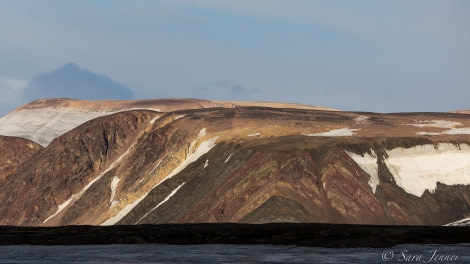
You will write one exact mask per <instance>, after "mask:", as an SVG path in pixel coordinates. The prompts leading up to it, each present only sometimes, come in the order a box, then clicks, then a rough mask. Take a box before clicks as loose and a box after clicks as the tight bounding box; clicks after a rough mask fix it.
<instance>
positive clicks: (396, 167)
mask: <svg viewBox="0 0 470 264" xmlns="http://www.w3.org/2000/svg"><path fill="white" fill-rule="evenodd" d="M348 154H349V156H350V157H351V158H352V159H353V160H354V161H355V162H356V163H357V164H358V165H359V166H360V167H361V168H362V169H363V170H364V171H365V172H366V173H368V174H369V175H370V177H371V179H370V181H369V184H370V185H371V187H372V190H373V191H374V192H375V189H376V188H377V185H378V184H379V178H378V175H377V171H378V167H377V158H375V157H373V156H370V155H368V154H365V155H364V156H361V155H357V154H354V153H348ZM387 154H388V158H387V159H385V164H386V165H387V167H388V169H389V171H390V172H391V173H392V174H393V177H394V179H395V182H396V183H397V185H398V186H400V187H401V188H403V189H404V190H405V191H406V192H408V193H410V194H413V195H415V196H418V197H420V196H421V195H423V193H424V192H425V191H426V190H429V191H431V192H433V191H434V190H435V189H436V186H437V183H438V182H440V183H443V184H446V185H459V184H461V185H470V146H469V145H467V144H460V146H457V145H454V144H446V143H440V144H438V145H436V146H435V145H432V144H427V145H420V146H416V147H413V148H407V149H405V148H395V149H392V150H389V151H387Z"/></svg>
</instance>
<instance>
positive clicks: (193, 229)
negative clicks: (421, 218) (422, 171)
mask: <svg viewBox="0 0 470 264" xmlns="http://www.w3.org/2000/svg"><path fill="white" fill-rule="evenodd" d="M461 243H470V227H469V226H381V225H346V224H318V223H300V224H294V223H268V224H234V223H217V224H160V225H132V226H130V225H115V226H87V225H83V226H59V227H21V226H0V245H93V244H176V245H189V244H247V245H255V244H272V245H295V246H307V247H328V248H352V247H371V248H384V247H390V246H394V245H398V244H461Z"/></svg>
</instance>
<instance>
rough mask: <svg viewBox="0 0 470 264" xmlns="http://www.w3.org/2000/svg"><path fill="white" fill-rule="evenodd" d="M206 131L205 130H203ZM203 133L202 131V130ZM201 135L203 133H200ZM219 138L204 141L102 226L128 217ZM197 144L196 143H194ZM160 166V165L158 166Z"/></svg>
mask: <svg viewBox="0 0 470 264" xmlns="http://www.w3.org/2000/svg"><path fill="white" fill-rule="evenodd" d="M203 130H204V131H205V129H203ZM201 131H202V130H201ZM199 134H201V133H199ZM218 138H219V137H213V138H211V139H209V140H206V141H203V142H202V143H201V144H200V145H199V147H198V148H197V149H196V150H195V151H194V152H193V153H191V154H189V155H188V156H187V157H186V159H185V160H184V161H183V162H182V163H181V164H180V165H179V166H178V167H176V168H175V169H174V170H173V171H172V172H170V174H168V175H167V176H166V177H165V178H164V179H162V180H161V181H160V182H159V183H157V184H156V185H155V186H153V187H152V188H150V190H148V191H147V192H146V193H144V194H143V195H142V196H141V197H139V198H138V199H137V200H135V201H134V202H132V203H130V204H128V205H127V206H126V207H125V208H124V209H122V210H121V211H120V212H119V213H118V214H117V215H115V216H114V217H111V218H109V219H108V220H106V221H105V222H103V223H102V224H101V225H114V224H115V223H117V222H118V221H119V220H121V219H122V218H123V217H124V216H126V215H127V214H128V213H129V212H130V211H131V210H132V209H133V208H134V207H135V206H136V205H137V204H139V203H140V202H141V201H142V200H144V199H145V197H147V195H148V194H149V193H150V192H151V191H152V190H153V189H155V188H156V187H157V186H158V185H160V184H161V183H162V182H164V181H166V180H168V179H170V178H172V177H173V176H175V175H176V174H178V173H180V172H181V171H182V170H184V169H185V168H186V167H187V166H188V165H189V164H191V163H192V162H194V161H196V160H198V159H199V158H200V157H201V156H202V155H204V154H206V153H207V152H209V151H210V150H211V149H212V148H213V147H214V146H215V145H216V144H215V142H216V141H217V139H218ZM193 143H195V142H193ZM157 166H158V165H157Z"/></svg>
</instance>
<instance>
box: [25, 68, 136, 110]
mask: <svg viewBox="0 0 470 264" xmlns="http://www.w3.org/2000/svg"><path fill="white" fill-rule="evenodd" d="M23 95H24V99H25V100H27V101H33V100H36V99H39V98H43V97H51V98H52V97H63V98H76V99H86V100H100V99H101V100H102V99H133V97H134V96H133V93H132V91H131V90H130V89H128V88H126V87H124V86H123V85H121V84H118V83H116V82H114V81H113V80H111V79H110V78H109V77H107V76H105V75H97V74H95V73H93V72H91V71H88V70H85V69H82V68H80V67H79V66H78V65H77V64H75V63H68V64H66V65H64V66H62V67H60V68H58V69H56V70H54V71H51V72H49V73H44V74H39V75H37V76H36V77H34V78H33V79H32V80H31V82H30V84H29V85H28V86H27V87H26V88H25V90H24V93H23Z"/></svg>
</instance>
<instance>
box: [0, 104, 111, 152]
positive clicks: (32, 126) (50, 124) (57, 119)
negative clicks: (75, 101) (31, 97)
mask: <svg viewBox="0 0 470 264" xmlns="http://www.w3.org/2000/svg"><path fill="white" fill-rule="evenodd" d="M113 113H115V112H111V111H91V110H83V109H76V108H68V107H44V108H36V109H21V110H18V111H14V112H11V113H9V114H7V115H6V116H3V117H2V118H0V135H4V136H12V137H20V138H25V139H29V140H31V141H34V142H36V143H38V144H40V145H41V146H43V147H46V146H47V145H49V143H51V141H52V140H54V139H55V138H57V137H59V136H61V135H62V134H64V133H66V132H67V131H70V130H71V129H73V128H75V127H77V126H79V125H81V124H83V123H84V122H86V121H89V120H91V119H94V118H97V117H100V116H104V115H109V114H113Z"/></svg>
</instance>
